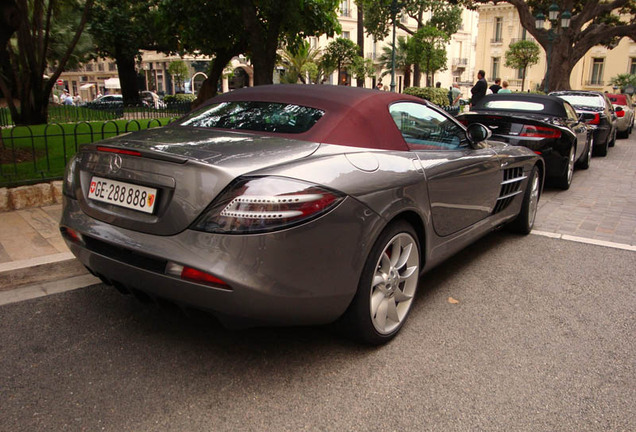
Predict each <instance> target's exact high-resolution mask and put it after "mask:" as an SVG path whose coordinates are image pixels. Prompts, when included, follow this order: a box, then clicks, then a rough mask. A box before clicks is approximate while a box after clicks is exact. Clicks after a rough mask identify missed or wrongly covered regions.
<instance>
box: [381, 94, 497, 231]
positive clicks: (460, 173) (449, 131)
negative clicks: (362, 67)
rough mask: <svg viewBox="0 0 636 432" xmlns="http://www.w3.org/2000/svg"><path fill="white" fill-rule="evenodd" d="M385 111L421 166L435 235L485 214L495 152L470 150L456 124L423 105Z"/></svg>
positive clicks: (493, 194)
mask: <svg viewBox="0 0 636 432" xmlns="http://www.w3.org/2000/svg"><path fill="white" fill-rule="evenodd" d="M390 111H391V116H392V117H393V120H394V121H395V123H396V125H397V126H398V128H399V129H400V132H401V133H402V136H403V138H404V140H405V141H406V143H407V145H408V146H409V148H410V149H411V150H412V151H413V152H415V153H416V154H417V156H418V158H419V160H420V163H421V165H422V168H423V173H424V175H425V176H426V181H427V187H428V194H429V199H430V206H431V215H432V219H433V227H434V229H435V232H436V233H437V234H438V235H439V236H448V235H451V234H453V233H456V232H458V231H460V230H462V229H464V228H467V227H469V226H471V225H473V224H475V223H477V222H479V221H480V220H483V219H485V218H487V217H488V216H490V215H491V214H492V213H493V210H494V207H495V205H496V202H497V198H498V196H499V192H500V188H501V180H502V174H501V163H500V161H499V158H498V157H497V154H496V152H495V151H494V150H493V149H492V148H490V146H489V145H487V144H486V143H483V145H482V146H481V147H480V148H477V149H475V148H472V147H470V146H469V145H468V142H467V140H466V134H465V132H464V129H463V128H462V127H461V126H460V125H459V124H458V123H457V122H455V121H454V120H453V119H451V118H450V117H449V116H448V115H446V114H444V113H442V112H439V111H437V110H435V109H434V108H432V107H429V106H427V105H424V104H418V103H416V102H398V103H395V104H393V105H391V107H390Z"/></svg>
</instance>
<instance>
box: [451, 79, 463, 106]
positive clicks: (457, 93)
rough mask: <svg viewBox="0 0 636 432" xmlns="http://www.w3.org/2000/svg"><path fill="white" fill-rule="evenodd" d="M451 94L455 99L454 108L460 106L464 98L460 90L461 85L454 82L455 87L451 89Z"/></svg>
mask: <svg viewBox="0 0 636 432" xmlns="http://www.w3.org/2000/svg"><path fill="white" fill-rule="evenodd" d="M451 93H452V97H453V101H452V103H451V105H452V106H459V100H460V99H461V97H462V91H461V90H460V89H459V84H458V83H456V82H454V83H453V87H451Z"/></svg>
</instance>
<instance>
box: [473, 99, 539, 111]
mask: <svg viewBox="0 0 636 432" xmlns="http://www.w3.org/2000/svg"><path fill="white" fill-rule="evenodd" d="M479 108H488V109H504V110H512V111H544V110H545V109H546V107H545V105H544V104H542V103H540V102H528V101H520V100H492V101H487V102H485V103H483V104H482V105H481V106H480V107H479Z"/></svg>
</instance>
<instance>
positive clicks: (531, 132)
mask: <svg viewBox="0 0 636 432" xmlns="http://www.w3.org/2000/svg"><path fill="white" fill-rule="evenodd" d="M519 136H522V137H531V138H559V137H560V136H561V131H560V130H558V129H554V128H550V127H545V126H534V125H524V126H523V129H521V133H519Z"/></svg>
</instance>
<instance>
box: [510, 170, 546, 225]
mask: <svg viewBox="0 0 636 432" xmlns="http://www.w3.org/2000/svg"><path fill="white" fill-rule="evenodd" d="M540 195H541V180H540V179H539V170H538V168H537V167H536V166H535V167H534V168H532V172H530V177H529V178H528V185H527V186H526V191H525V193H524V194H523V203H522V204H521V211H520V212H519V215H518V216H517V218H516V219H515V220H513V221H512V222H511V223H510V224H509V225H508V227H509V228H510V231H512V232H515V233H518V234H523V235H527V234H530V232H531V231H532V228H533V227H534V220H535V218H536V216H537V209H538V207H539V197H540Z"/></svg>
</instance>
